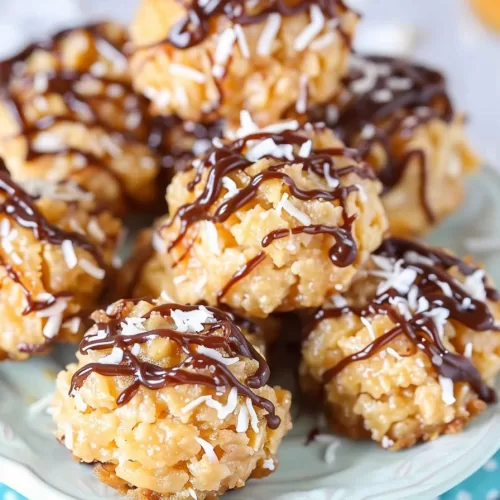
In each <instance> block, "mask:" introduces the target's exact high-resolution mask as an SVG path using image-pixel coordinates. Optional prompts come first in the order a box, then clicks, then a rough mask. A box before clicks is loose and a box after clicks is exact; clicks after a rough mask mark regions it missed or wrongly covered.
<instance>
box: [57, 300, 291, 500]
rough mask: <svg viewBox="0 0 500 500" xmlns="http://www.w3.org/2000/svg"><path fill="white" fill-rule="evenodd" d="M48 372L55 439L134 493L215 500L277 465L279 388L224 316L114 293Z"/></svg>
mask: <svg viewBox="0 0 500 500" xmlns="http://www.w3.org/2000/svg"><path fill="white" fill-rule="evenodd" d="M93 319H94V320H95V322H96V325H95V326H94V327H93V328H91V329H90V330H89V332H88V333H87V334H86V336H85V337H84V340H83V341H82V344H81V346H80V352H79V353H78V354H77V357H78V362H77V363H76V364H72V365H69V366H68V367H67V369H66V370H65V371H63V372H61V373H60V374H59V376H58V378H57V390H56V395H55V398H54V401H53V405H52V408H53V414H54V418H55V421H56V424H57V437H58V439H59V440H60V441H61V442H62V443H64V445H65V446H66V447H67V448H68V449H70V450H71V451H72V453H73V456H74V457H76V458H78V459H79V460H81V461H83V462H87V463H95V462H99V465H97V466H96V473H97V475H98V477H99V478H100V479H101V480H103V481H105V482H106V483H107V484H109V485H110V486H112V487H114V488H116V489H118V490H120V491H122V492H128V493H129V494H130V495H131V496H132V497H133V498H144V499H145V498H157V499H169V500H173V499H188V498H194V497H196V498H202V499H208V498H217V497H218V495H220V494H222V493H224V492H225V491H227V490H230V489H233V488H241V487H242V486H244V485H245V482H246V481H247V480H248V479H249V478H250V477H263V476H266V475H268V474H270V473H271V472H272V471H273V470H274V469H275V468H276V467H277V458H276V453H277V450H278V446H279V444H280V442H281V440H282V438H283V436H284V435H285V434H286V432H288V430H289V429H290V428H291V420H290V415H289V408H290V402H291V396H290V394H289V393H288V392H287V391H284V390H282V389H280V388H278V387H276V388H272V387H270V386H269V385H267V380H268V378H269V368H268V366H267V363H266V362H265V360H264V358H263V357H262V356H261V355H260V354H259V353H258V351H257V350H256V349H255V348H254V347H253V346H252V345H251V344H250V343H248V341H247V340H246V339H245V337H244V336H243V335H242V333H241V331H240V330H239V329H238V328H237V327H236V326H235V324H234V323H233V322H232V319H231V317H230V316H228V315H227V314H226V313H224V312H222V311H220V310H218V309H214V308H207V307H204V306H181V305H176V304H165V303H163V304H162V303H160V302H158V301H154V302H151V301H144V300H136V301H133V300H122V301H119V302H116V303H114V304H113V305H111V306H110V307H108V309H107V312H104V311H99V312H96V313H95V314H94V315H93Z"/></svg>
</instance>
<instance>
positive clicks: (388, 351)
mask: <svg viewBox="0 0 500 500" xmlns="http://www.w3.org/2000/svg"><path fill="white" fill-rule="evenodd" d="M386 351H387V354H390V355H391V356H392V357H393V358H396V359H397V360H402V359H403V356H401V355H400V354H399V352H397V351H396V350H394V349H393V348H392V347H388V348H387V349H386Z"/></svg>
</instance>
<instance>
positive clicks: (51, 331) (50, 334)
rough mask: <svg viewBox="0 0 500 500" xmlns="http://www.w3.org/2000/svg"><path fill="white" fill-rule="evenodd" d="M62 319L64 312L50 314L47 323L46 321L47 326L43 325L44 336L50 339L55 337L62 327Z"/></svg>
mask: <svg viewBox="0 0 500 500" xmlns="http://www.w3.org/2000/svg"><path fill="white" fill-rule="evenodd" d="M62 319H63V318H62V314H54V315H53V316H50V318H49V319H48V320H47V323H45V326H44V327H43V332H42V333H43V336H44V337H46V338H48V339H52V338H54V337H55V336H56V335H57V334H58V333H59V330H60V329H61V324H62Z"/></svg>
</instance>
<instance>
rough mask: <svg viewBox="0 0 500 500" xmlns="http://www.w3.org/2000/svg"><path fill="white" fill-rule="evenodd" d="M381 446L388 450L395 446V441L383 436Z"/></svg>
mask: <svg viewBox="0 0 500 500" xmlns="http://www.w3.org/2000/svg"><path fill="white" fill-rule="evenodd" d="M380 444H381V445H382V448H385V449H387V448H390V447H391V446H393V445H394V441H393V440H392V439H391V438H390V437H389V436H383V437H382V441H381V443H380Z"/></svg>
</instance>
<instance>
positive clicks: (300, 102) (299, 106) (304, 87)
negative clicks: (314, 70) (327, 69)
mask: <svg viewBox="0 0 500 500" xmlns="http://www.w3.org/2000/svg"><path fill="white" fill-rule="evenodd" d="M308 94H309V78H308V77H307V75H304V74H302V75H300V78H299V96H298V98H297V102H296V103H295V111H297V113H299V114H304V113H305V112H306V111H307V100H308Z"/></svg>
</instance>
